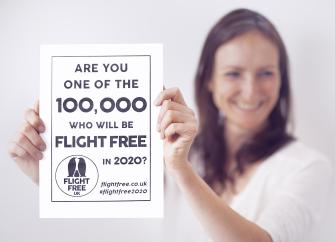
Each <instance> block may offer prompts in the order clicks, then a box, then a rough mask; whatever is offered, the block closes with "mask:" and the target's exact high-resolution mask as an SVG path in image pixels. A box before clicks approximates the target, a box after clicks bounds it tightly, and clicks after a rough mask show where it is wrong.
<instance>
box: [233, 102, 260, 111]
mask: <svg viewBox="0 0 335 242" xmlns="http://www.w3.org/2000/svg"><path fill="white" fill-rule="evenodd" d="M260 105H261V102H258V103H256V104H247V103H237V106H238V107H239V108H240V109H244V110H253V109H257V108H259V106H260Z"/></svg>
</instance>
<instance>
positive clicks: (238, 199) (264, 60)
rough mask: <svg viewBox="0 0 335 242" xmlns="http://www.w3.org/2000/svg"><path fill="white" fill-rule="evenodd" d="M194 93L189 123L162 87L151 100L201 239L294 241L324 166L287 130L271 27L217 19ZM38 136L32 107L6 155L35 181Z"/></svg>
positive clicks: (285, 93)
mask: <svg viewBox="0 0 335 242" xmlns="http://www.w3.org/2000/svg"><path fill="white" fill-rule="evenodd" d="M195 86H196V98H197V105H198V111H199V117H200V122H199V125H198V124H197V120H196V117H195V114H194V112H193V111H192V110H191V109H190V108H189V107H188V106H187V105H186V103H185V101H184V99H183V96H182V94H181V92H180V91H179V89H177V88H169V89H165V90H163V91H162V92H161V93H160V94H159V95H158V97H157V99H156V100H155V104H156V105H157V106H161V110H160V114H159V117H158V120H157V131H158V132H160V133H161V138H162V139H163V140H164V162H165V165H166V170H167V172H168V173H169V174H170V176H171V177H172V178H173V180H174V181H175V183H176V184H177V186H178V188H179V190H180V191H181V193H182V194H183V197H184V198H185V199H186V200H187V202H188V204H189V206H190V207H191V208H192V211H193V213H194V214H195V215H196V217H197V218H198V220H199V222H200V223H201V225H202V227H203V229H204V230H205V232H206V234H207V235H208V237H209V238H211V239H212V240H213V241H229V242H235V241H236V242H247V241H250V242H251V241H255V242H256V241H257V242H263V241H264V242H270V241H275V242H277V241H285V242H290V241H304V236H306V235H307V234H308V232H309V231H311V229H312V228H313V227H314V226H315V225H316V223H317V222H318V221H319V218H320V216H321V215H322V208H323V206H324V203H325V201H326V195H327V192H328V189H329V184H330V182H331V178H332V169H331V168H332V167H331V164H330V162H329V161H328V160H327V159H326V158H324V157H323V156H322V155H320V154H319V153H317V152H315V151H313V150H311V149H310V148H307V147H306V146H304V145H303V144H301V143H299V142H298V141H296V140H295V139H294V138H293V137H292V136H291V135H290V134H288V132H287V125H288V120H289V111H290V88H289V74H288V58H287V54H286V49H285V46H284V44H283V42H282V40H281V38H280V36H279V34H278V32H277V31H276V29H275V28H274V26H273V25H272V24H271V23H270V22H269V21H268V20H267V19H266V18H265V17H264V16H262V15H260V14H259V13H256V12H254V11H250V10H246V9H239V10H235V11H233V12H231V13H229V14H227V15H226V16H224V17H223V18H222V19H221V20H220V21H219V22H218V23H217V24H216V25H215V26H214V27H213V29H212V30H211V31H210V33H209V35H208V37H207V39H206V41H205V44H204V48H203V51H202V54H201V58H200V62H199V66H198V70H197V74H196V83H195ZM44 129H45V128H44V126H43V122H42V120H41V119H40V118H39V115H38V105H36V107H35V108H34V109H31V110H28V111H27V113H26V123H25V125H24V126H23V129H22V132H21V133H20V134H19V135H18V137H17V138H16V140H15V142H14V143H13V147H12V148H11V150H10V153H11V155H12V157H13V158H14V159H15V160H17V162H18V164H19V166H20V167H21V168H22V169H23V170H24V172H25V173H26V174H28V175H29V176H30V177H31V178H32V179H33V180H34V181H35V182H37V183H38V160H40V159H41V157H42V151H43V150H44V149H45V143H44V142H43V140H42V139H41V137H40V136H39V133H40V132H43V131H44ZM190 154H191V155H190ZM189 160H191V162H189ZM186 232H188V231H186ZM189 232H191V233H192V232H195V231H189Z"/></svg>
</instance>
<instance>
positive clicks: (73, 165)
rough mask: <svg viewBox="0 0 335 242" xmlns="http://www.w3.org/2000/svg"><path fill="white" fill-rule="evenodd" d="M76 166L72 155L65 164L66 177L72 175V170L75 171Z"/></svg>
mask: <svg viewBox="0 0 335 242" xmlns="http://www.w3.org/2000/svg"><path fill="white" fill-rule="evenodd" d="M76 166H77V162H76V158H75V157H73V158H71V159H70V161H69V163H68V165H67V169H68V177H73V175H74V172H75V171H76Z"/></svg>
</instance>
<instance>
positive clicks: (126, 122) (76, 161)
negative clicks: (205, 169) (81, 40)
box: [40, 44, 164, 218]
mask: <svg viewBox="0 0 335 242" xmlns="http://www.w3.org/2000/svg"><path fill="white" fill-rule="evenodd" d="M162 52H163V51H162V45H160V44H124V45H123V44H122V45H121V44H118V45H44V46H41V53H40V71H41V72H40V78H41V79H40V115H41V118H42V119H43V121H44V122H45V125H46V132H45V133H44V134H43V136H44V139H45V141H46V144H47V150H46V152H45V153H44V158H43V160H41V162H40V217H41V218H103V217H106V218H137V217H138V218H140V217H142V218H143V217H163V165H164V164H163V147H162V141H161V139H160V138H159V133H158V132H157V131H156V129H155V127H156V122H157V117H158V113H159V107H156V106H154V104H153V101H154V99H155V97H156V96H157V95H158V93H159V92H160V91H161V90H162V88H163V80H162V77H163V63H162V62H163V54H162Z"/></svg>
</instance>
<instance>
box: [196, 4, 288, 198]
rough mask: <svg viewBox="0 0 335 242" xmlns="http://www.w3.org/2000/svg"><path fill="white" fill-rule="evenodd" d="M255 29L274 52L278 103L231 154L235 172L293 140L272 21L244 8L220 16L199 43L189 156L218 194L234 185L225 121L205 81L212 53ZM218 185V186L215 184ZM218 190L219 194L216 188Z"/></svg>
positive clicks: (282, 57) (282, 51) (282, 59)
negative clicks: (196, 123) (194, 121)
mask: <svg viewBox="0 0 335 242" xmlns="http://www.w3.org/2000/svg"><path fill="white" fill-rule="evenodd" d="M251 30H257V31H259V32H260V33H262V34H263V35H264V36H266V37H267V38H268V39H270V40H271V41H272V42H273V43H274V44H275V45H276V46H277V47H278V51H279V69H280V74H281V87H280V91H279V98H278V102H277V104H276V105H275V107H274V109H273V110H272V112H271V113H270V115H269V117H268V124H267V126H265V127H264V129H263V130H261V131H260V132H258V133H257V134H256V135H254V137H253V138H252V139H250V140H249V141H248V142H246V143H245V144H243V145H242V147H241V148H240V149H239V150H238V151H237V153H236V157H235V158H236V162H237V164H236V169H235V170H234V172H233V174H236V172H238V173H239V174H243V173H244V171H245V168H246V166H247V165H248V164H251V163H253V162H256V161H259V160H261V159H265V158H267V157H269V156H270V155H272V154H273V153H274V152H276V151H277V150H278V149H279V148H281V147H283V146H284V145H285V144H287V143H288V142H290V141H292V140H294V138H293V137H292V136H291V135H289V134H288V133H287V125H288V121H289V115H290V103H291V101H290V87H289V79H290V78H289V69H288V68H289V67H288V56H287V52H286V48H285V46H284V43H283V41H282V39H281V37H280V35H279V33H278V32H277V30H276V28H275V27H274V26H273V25H272V23H271V22H270V21H269V20H268V19H266V18H265V17H264V16H263V15H261V14H259V13H257V12H255V11H251V10H248V9H237V10H234V11H232V12H230V13H228V14H227V15H225V16H224V17H223V18H221V19H220V20H219V21H218V22H217V23H216V24H215V25H214V27H213V28H212V29H211V30H210V32H209V34H208V36H207V38H206V41H205V43H204V46H203V49H202V53H201V56H200V61H199V64H198V68H197V72H196V77H195V97H196V104H197V108H198V114H199V133H198V135H197V136H196V138H195V140H194V143H193V145H192V148H191V154H193V152H195V153H196V154H197V155H200V160H201V162H202V164H203V167H204V180H205V181H206V182H207V183H208V184H209V185H210V186H211V187H212V188H213V189H214V190H215V191H216V192H218V193H220V192H222V190H224V188H225V185H226V184H227V182H229V181H230V182H232V183H233V184H234V179H233V177H232V175H233V174H229V173H228V171H227V168H226V166H227V162H228V161H227V150H226V145H225V138H224V129H223V126H224V120H223V122H218V121H219V120H220V116H219V110H218V109H217V107H216V106H215V104H214V103H213V98H212V94H211V92H210V91H209V90H208V88H207V82H208V81H210V80H211V77H212V72H213V66H214V56H215V53H216V50H217V49H218V48H219V47H220V46H221V45H223V44H224V43H226V42H228V41H229V40H231V39H232V38H234V37H236V36H239V35H242V34H244V33H246V32H248V31H251ZM218 185H219V186H218ZM217 187H219V190H218V189H217Z"/></svg>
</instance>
